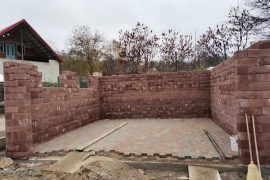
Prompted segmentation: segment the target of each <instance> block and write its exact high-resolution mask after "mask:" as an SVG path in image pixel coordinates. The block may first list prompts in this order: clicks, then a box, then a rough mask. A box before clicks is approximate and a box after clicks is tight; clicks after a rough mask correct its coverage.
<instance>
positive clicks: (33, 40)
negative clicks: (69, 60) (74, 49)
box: [0, 19, 62, 62]
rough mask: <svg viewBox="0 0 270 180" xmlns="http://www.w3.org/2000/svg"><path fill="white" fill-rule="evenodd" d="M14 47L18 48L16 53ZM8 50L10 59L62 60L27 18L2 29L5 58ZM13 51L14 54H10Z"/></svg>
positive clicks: (0, 40)
mask: <svg viewBox="0 0 270 180" xmlns="http://www.w3.org/2000/svg"><path fill="white" fill-rule="evenodd" d="M3 43H6V44H8V45H5V44H3ZM13 47H14V49H16V51H15V53H13V52H14V50H13ZM10 49H12V51H11V50H10ZM7 51H10V53H8V54H9V56H8V57H9V58H10V59H24V60H31V61H41V62H48V61H49V60H50V59H54V60H57V61H59V62H61V61H62V60H61V58H60V57H59V56H58V55H57V54H56V52H55V51H54V50H53V49H52V48H51V47H50V46H49V45H48V44H47V43H46V42H45V41H44V40H43V39H42V37H41V36H40V35H39V34H38V33H37V32H36V31H35V30H34V28H33V27H32V26H31V25H30V24H29V23H28V22H27V21H26V20H25V19H23V20H21V21H18V22H16V23H15V24H12V25H10V26H8V27H6V28H4V29H2V30H0V53H1V52H2V53H3V55H4V56H5V58H7V54H5V52H7ZM11 53H12V54H13V56H10V54H11Z"/></svg>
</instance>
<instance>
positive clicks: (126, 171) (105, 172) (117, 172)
mask: <svg viewBox="0 0 270 180" xmlns="http://www.w3.org/2000/svg"><path fill="white" fill-rule="evenodd" d="M80 173H81V174H84V175H86V178H89V179H93V180H97V179H104V180H107V179H118V180H126V179H130V180H133V179H134V180H147V179H149V178H148V177H147V176H145V175H143V174H142V173H141V172H140V171H139V170H137V169H134V168H132V167H129V166H128V165H126V164H125V163H122V162H121V161H118V160H115V159H111V158H107V157H98V156H96V157H91V158H89V161H88V162H87V163H86V164H85V165H83V166H82V167H81V169H80Z"/></svg>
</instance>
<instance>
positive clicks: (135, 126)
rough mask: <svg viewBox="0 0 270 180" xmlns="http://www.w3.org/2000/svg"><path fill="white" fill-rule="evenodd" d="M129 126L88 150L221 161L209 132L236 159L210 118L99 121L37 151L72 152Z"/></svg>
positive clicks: (46, 144) (224, 137)
mask: <svg viewBox="0 0 270 180" xmlns="http://www.w3.org/2000/svg"><path fill="white" fill-rule="evenodd" d="M123 122H127V123H128V124H127V125H126V126H124V127H122V128H120V129H118V130H117V131H115V132H113V133H112V134H110V135H109V136H107V137H105V138H104V139H102V140H100V141H98V142H97V143H95V144H93V145H91V146H89V147H87V148H86V149H85V151H91V150H94V151H100V150H102V151H116V152H119V153H123V154H124V155H130V154H135V155H146V154H147V155H157V154H158V155H161V156H163V155H164V156H165V155H168V154H170V155H172V156H177V157H183V158H206V159H212V158H214V159H215V158H218V157H219V155H218V153H217V152H216V150H215V149H214V147H213V145H212V144H211V142H210V141H209V139H208V137H207V136H206V134H205V133H204V131H203V129H207V130H208V131H209V133H210V134H211V135H212V136H213V138H214V139H215V140H216V142H217V143H218V145H219V146H220V147H221V148H222V150H223V152H224V153H225V154H226V157H229V158H231V157H233V156H236V155H237V153H235V152H232V151H231V150H230V138H229V135H228V134H227V133H226V132H225V131H224V130H223V129H221V128H220V127H219V126H218V125H216V124H215V123H214V122H213V121H212V120H211V119H207V118H193V119H132V120H131V119H126V120H100V121H97V122H94V123H92V124H89V125H87V126H85V127H82V128H79V129H77V130H75V131H72V132H69V133H66V134H64V135H62V136H60V137H57V138H55V139H53V140H51V141H48V142H46V143H43V144H40V145H37V146H36V147H35V151H36V152H41V153H44V152H51V151H58V150H73V149H76V148H77V147H78V146H81V145H82V144H84V145H85V147H86V146H87V144H89V143H90V142H91V140H93V139H94V138H96V137H98V136H100V135H102V134H104V133H105V132H107V131H109V130H110V129H112V128H114V127H116V126H118V125H119V124H121V123H123Z"/></svg>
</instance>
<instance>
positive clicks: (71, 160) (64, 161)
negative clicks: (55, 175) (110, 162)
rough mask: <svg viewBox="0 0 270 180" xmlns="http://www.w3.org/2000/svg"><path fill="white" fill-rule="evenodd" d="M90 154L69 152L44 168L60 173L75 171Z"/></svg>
mask: <svg viewBox="0 0 270 180" xmlns="http://www.w3.org/2000/svg"><path fill="white" fill-rule="evenodd" d="M89 156H90V153H87V152H70V153H68V154H67V155H65V156H64V157H63V158H61V159H60V160H59V161H57V162H56V163H54V164H52V165H50V166H49V167H48V168H47V169H46V170H47V171H53V172H62V173H74V172H77V171H78V170H79V169H80V168H81V165H82V163H83V161H84V160H86V159H87V158H88V157H89Z"/></svg>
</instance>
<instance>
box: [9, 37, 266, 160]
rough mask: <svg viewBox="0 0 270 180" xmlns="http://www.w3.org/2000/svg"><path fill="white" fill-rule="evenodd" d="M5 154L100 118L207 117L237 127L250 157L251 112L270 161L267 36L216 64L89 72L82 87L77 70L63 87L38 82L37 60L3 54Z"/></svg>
mask: <svg viewBox="0 0 270 180" xmlns="http://www.w3.org/2000/svg"><path fill="white" fill-rule="evenodd" d="M4 66H5V69H4V72H5V106H6V109H5V111H6V112H5V113H6V154H7V156H9V157H13V158H21V157H29V156H31V155H32V153H33V146H34V144H38V143H41V142H45V141H48V140H49V139H52V138H54V137H56V136H59V135H60V134H63V133H65V132H67V131H70V130H73V129H76V128H79V127H81V126H84V125H86V124H89V123H91V122H94V121H97V120H99V119H104V118H109V119H124V118H163V119H164V120H165V119H168V118H189V117H210V118H212V120H213V121H215V122H216V123H217V124H218V125H219V126H220V127H222V128H223V129H224V130H226V132H228V133H229V134H231V135H232V134H234V135H238V137H239V149H240V159H241V161H242V162H244V163H247V162H248V161H249V154H248V153H249V151H248V141H247V133H246V125H245V117H244V114H245V113H248V114H249V115H251V114H254V115H255V120H256V128H257V140H258V146H259V153H260V158H261V162H262V163H263V164H269V163H270V41H262V42H258V43H256V44H254V45H253V46H251V47H250V48H248V49H246V50H243V51H239V52H236V53H235V55H234V56H233V57H232V58H230V59H228V60H226V61H224V62H222V63H221V64H219V65H218V66H217V67H215V68H214V69H213V70H211V71H202V72H177V73H161V74H141V75H121V76H111V77H89V85H90V88H86V89H80V88H79V83H78V78H77V77H76V75H75V74H74V73H72V72H64V73H63V74H62V75H61V77H60V82H61V87H60V88H45V87H42V86H41V74H40V73H39V72H38V71H37V68H36V67H35V66H32V65H27V64H24V63H16V62H6V63H5V64H4Z"/></svg>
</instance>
